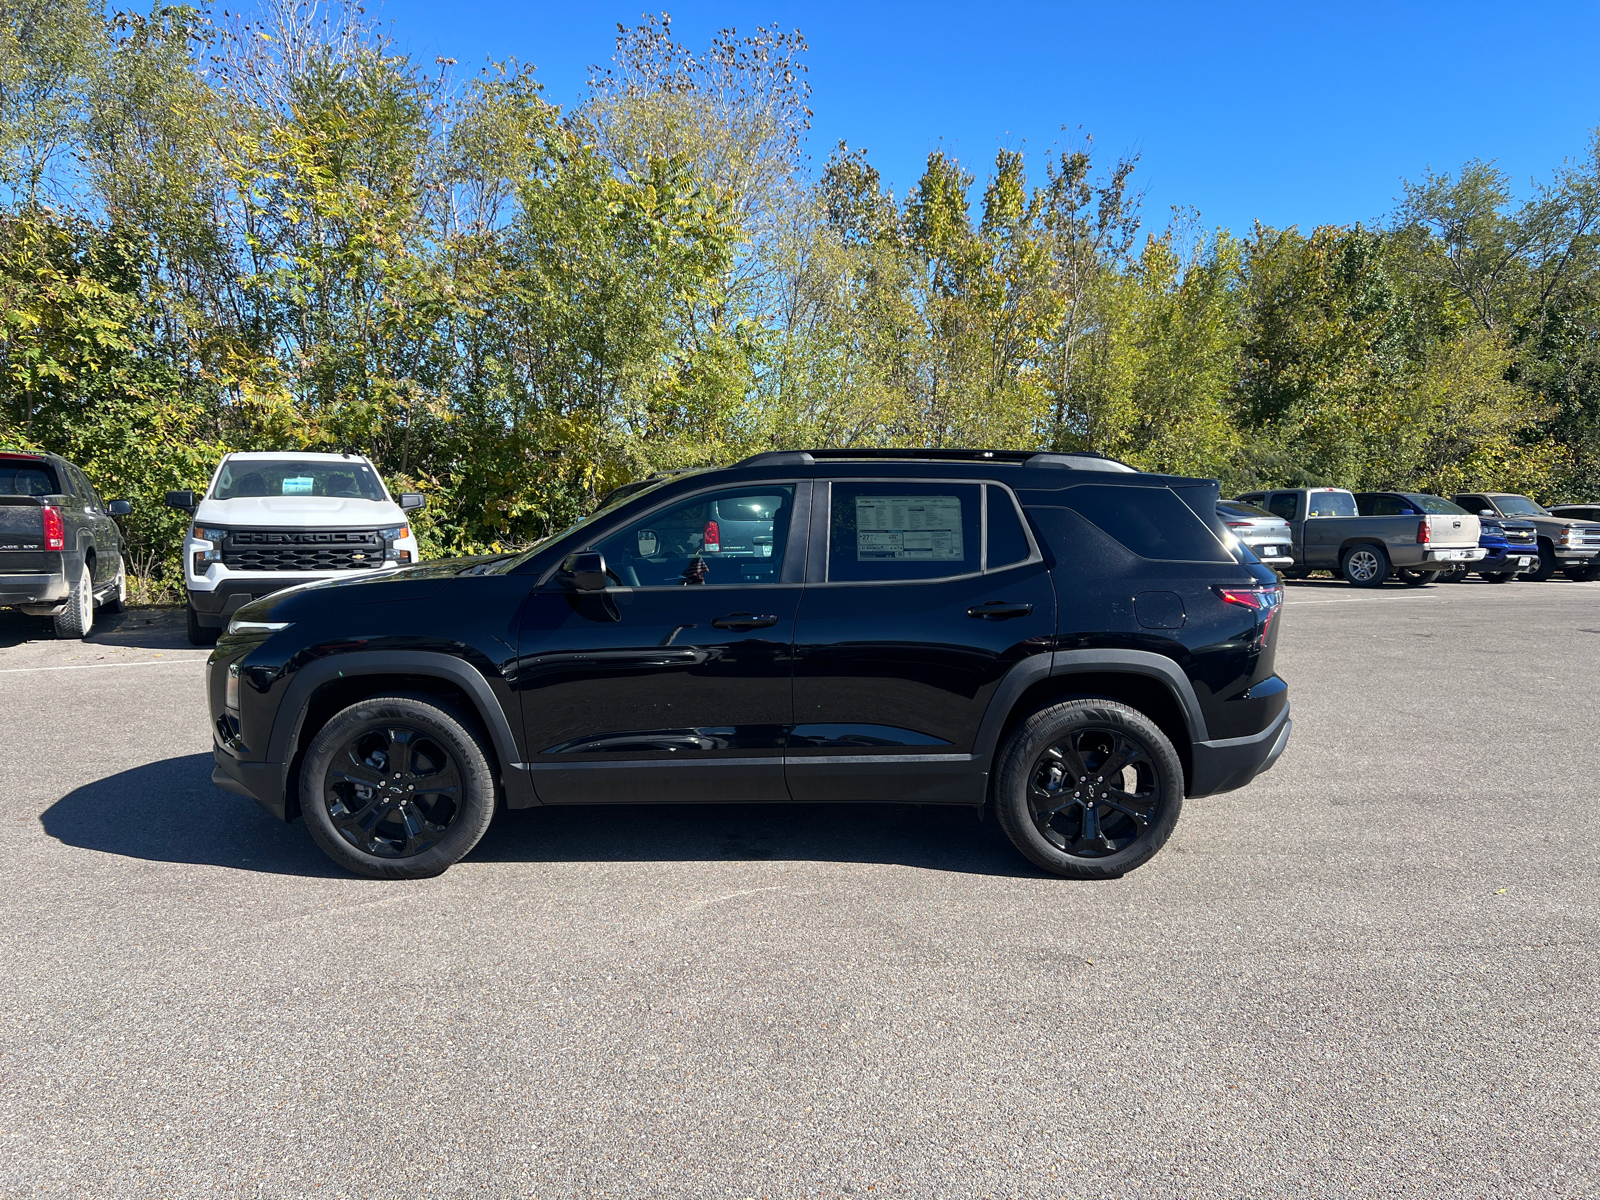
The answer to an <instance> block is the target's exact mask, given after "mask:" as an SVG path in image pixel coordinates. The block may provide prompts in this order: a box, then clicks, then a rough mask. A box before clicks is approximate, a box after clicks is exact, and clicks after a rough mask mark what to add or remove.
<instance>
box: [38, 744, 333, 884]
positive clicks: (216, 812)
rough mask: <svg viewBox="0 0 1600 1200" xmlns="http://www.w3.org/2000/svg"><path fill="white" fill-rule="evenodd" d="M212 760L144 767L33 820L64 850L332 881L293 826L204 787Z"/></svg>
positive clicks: (329, 867)
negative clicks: (87, 851) (305, 876)
mask: <svg viewBox="0 0 1600 1200" xmlns="http://www.w3.org/2000/svg"><path fill="white" fill-rule="evenodd" d="M211 765H212V764H211V755H209V754H189V755H185V756H184V757H182V758H168V759H163V760H161V761H160V762H153V763H146V764H145V765H144V766H142V767H134V768H133V769H132V770H129V771H123V772H121V773H120V774H117V775H109V776H107V777H106V778H104V779H98V780H96V781H95V782H94V783H89V784H85V785H84V786H83V787H80V788H76V789H75V790H73V791H70V792H68V793H67V794H66V795H65V796H63V797H61V799H59V800H57V801H56V802H55V803H54V804H52V805H51V806H50V807H49V808H47V809H46V810H45V811H44V813H43V815H42V816H41V817H40V822H41V823H42V824H43V826H44V831H45V833H47V834H49V835H50V836H51V837H53V838H55V839H56V840H57V841H59V842H64V843H65V844H66V845H69V846H79V847H81V848H83V849H85V850H99V851H101V852H103V853H106V854H120V855H123V856H125V857H127V858H142V859H148V860H151V861H153V862H171V863H194V864H197V865H201V866H214V867H232V868H235V869H237V870H241V871H265V872H268V873H271V874H275V875H312V876H339V875H343V874H344V872H343V871H341V870H340V869H339V868H338V867H336V866H335V865H334V864H333V863H332V862H331V861H329V860H328V858H327V857H326V856H325V855H324V854H323V853H322V851H321V850H319V849H317V846H316V843H314V842H313V841H312V840H311V838H310V837H309V836H308V835H307V833H306V831H305V830H304V829H303V828H301V827H300V825H299V823H298V822H296V823H295V824H293V825H285V824H283V822H281V821H275V820H273V819H272V818H271V817H270V816H268V815H267V814H266V813H265V812H264V811H262V809H261V808H260V807H259V806H258V805H257V804H256V803H255V802H254V801H253V800H249V799H246V798H245V797H243V796H234V795H230V794H229V793H227V792H224V791H222V790H221V789H220V788H217V787H216V786H214V785H213V784H212V782H211Z"/></svg>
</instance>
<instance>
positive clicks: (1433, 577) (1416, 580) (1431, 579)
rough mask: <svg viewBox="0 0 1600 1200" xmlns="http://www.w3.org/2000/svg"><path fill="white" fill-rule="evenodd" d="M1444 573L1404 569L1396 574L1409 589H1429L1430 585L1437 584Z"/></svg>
mask: <svg viewBox="0 0 1600 1200" xmlns="http://www.w3.org/2000/svg"><path fill="white" fill-rule="evenodd" d="M1440 574H1442V572H1439V571H1413V570H1410V569H1408V568H1402V569H1401V570H1398V571H1396V572H1395V575H1397V576H1398V577H1399V579H1400V582H1401V583H1403V584H1405V585H1406V586H1407V587H1427V586H1428V585H1429V584H1430V583H1437V582H1438V580H1439V576H1440Z"/></svg>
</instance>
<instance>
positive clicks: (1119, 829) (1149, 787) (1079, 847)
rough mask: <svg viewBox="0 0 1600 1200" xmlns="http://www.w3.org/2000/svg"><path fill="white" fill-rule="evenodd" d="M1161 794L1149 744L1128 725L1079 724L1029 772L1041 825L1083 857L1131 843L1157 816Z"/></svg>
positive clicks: (1057, 843)
mask: <svg viewBox="0 0 1600 1200" xmlns="http://www.w3.org/2000/svg"><path fill="white" fill-rule="evenodd" d="M1162 801H1163V795H1162V788H1161V780H1160V776H1159V775H1158V774H1157V772H1156V769H1155V764H1154V763H1153V762H1152V761H1151V758H1150V751H1149V749H1148V747H1146V746H1145V745H1143V743H1141V742H1140V740H1139V739H1138V738H1136V737H1134V736H1133V735H1131V734H1130V733H1128V731H1126V730H1123V729H1111V728H1097V727H1094V726H1089V727H1087V728H1082V729H1076V730H1073V731H1072V732H1071V733H1070V734H1069V735H1068V736H1067V737H1065V738H1063V739H1061V740H1059V741H1057V742H1055V743H1054V744H1052V745H1050V746H1047V747H1046V748H1045V749H1044V751H1043V752H1042V753H1041V754H1040V755H1039V756H1038V758H1037V759H1036V760H1035V761H1034V764H1033V769H1032V771H1031V772H1030V775H1029V784H1028V810H1029V815H1030V816H1031V818H1032V820H1033V825H1034V828H1035V829H1037V830H1038V831H1039V833H1040V834H1041V835H1042V836H1043V837H1044V839H1045V840H1046V841H1047V842H1049V843H1050V844H1051V845H1052V846H1054V847H1055V848H1056V849H1058V850H1060V851H1062V852H1063V853H1066V854H1070V855H1073V856H1074V857H1079V858H1103V857H1106V856H1107V855H1111V854H1117V853H1119V852H1121V851H1123V850H1126V849H1127V848H1128V847H1129V846H1132V845H1133V844H1134V843H1135V842H1137V841H1138V840H1139V839H1140V838H1141V837H1143V836H1144V835H1145V833H1146V832H1147V831H1148V830H1149V829H1150V828H1151V827H1152V826H1153V825H1154V824H1155V823H1156V820H1157V818H1158V816H1159V815H1160V812H1161V807H1162Z"/></svg>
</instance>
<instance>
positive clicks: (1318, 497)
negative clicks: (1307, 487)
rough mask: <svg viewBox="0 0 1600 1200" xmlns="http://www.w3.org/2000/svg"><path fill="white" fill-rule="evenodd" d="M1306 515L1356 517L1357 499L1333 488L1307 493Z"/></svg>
mask: <svg viewBox="0 0 1600 1200" xmlns="http://www.w3.org/2000/svg"><path fill="white" fill-rule="evenodd" d="M1306 515H1307V516H1311V517H1354V516H1357V515H1358V514H1357V512H1356V498H1355V497H1354V496H1352V495H1351V494H1350V493H1349V492H1336V491H1334V490H1333V489H1331V488H1325V489H1323V490H1321V491H1315V492H1308V493H1306Z"/></svg>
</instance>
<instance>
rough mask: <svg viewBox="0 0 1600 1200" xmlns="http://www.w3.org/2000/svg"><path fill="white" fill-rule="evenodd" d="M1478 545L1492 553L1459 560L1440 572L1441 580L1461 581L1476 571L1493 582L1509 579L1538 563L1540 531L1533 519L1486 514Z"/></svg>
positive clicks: (1506, 581)
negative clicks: (1462, 560) (1470, 559)
mask: <svg viewBox="0 0 1600 1200" xmlns="http://www.w3.org/2000/svg"><path fill="white" fill-rule="evenodd" d="M1481 521H1482V525H1481V526H1480V531H1479V534H1478V545H1479V546H1481V547H1482V548H1483V549H1485V550H1487V551H1488V552H1489V553H1488V554H1486V555H1484V556H1483V557H1482V558H1480V559H1479V560H1478V561H1477V562H1475V563H1460V564H1459V565H1457V566H1456V567H1455V568H1453V569H1452V570H1449V571H1446V572H1445V573H1444V574H1442V575H1440V576H1439V582H1440V583H1460V582H1461V581H1462V580H1464V579H1465V578H1466V577H1467V575H1468V574H1469V573H1470V572H1472V571H1476V572H1477V573H1478V574H1479V575H1482V576H1483V577H1484V578H1485V579H1487V580H1488V581H1489V582H1490V583H1510V582H1511V581H1512V580H1513V579H1515V578H1516V577H1517V575H1518V574H1519V573H1521V572H1523V571H1531V570H1533V569H1534V568H1535V567H1537V566H1538V565H1539V535H1538V531H1537V530H1536V529H1534V527H1533V522H1532V521H1508V520H1506V519H1505V518H1503V517H1494V518H1490V517H1483V518H1481Z"/></svg>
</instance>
